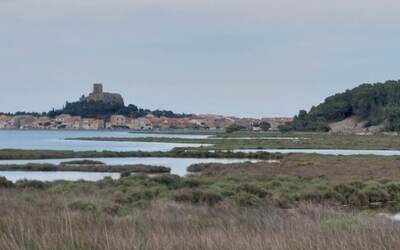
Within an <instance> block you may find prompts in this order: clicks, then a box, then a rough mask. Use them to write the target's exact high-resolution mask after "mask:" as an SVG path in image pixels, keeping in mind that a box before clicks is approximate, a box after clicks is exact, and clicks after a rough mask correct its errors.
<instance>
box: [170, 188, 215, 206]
mask: <svg viewBox="0 0 400 250" xmlns="http://www.w3.org/2000/svg"><path fill="white" fill-rule="evenodd" d="M174 200H175V201H176V202H190V203H193V204H199V203H204V204H207V205H210V206H213V205H215V204H217V203H218V202H221V201H222V197H221V196H220V195H219V194H217V193H213V192H205V191H189V192H187V193H179V194H176V195H175V196H174Z"/></svg>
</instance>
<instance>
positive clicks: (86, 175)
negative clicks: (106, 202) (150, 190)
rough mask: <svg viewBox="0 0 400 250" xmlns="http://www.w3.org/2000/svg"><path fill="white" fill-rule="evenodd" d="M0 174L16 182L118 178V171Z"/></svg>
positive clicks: (8, 172) (7, 172) (11, 172)
mask: <svg viewBox="0 0 400 250" xmlns="http://www.w3.org/2000/svg"><path fill="white" fill-rule="evenodd" d="M0 176H3V177H6V178H7V180H9V181H12V182H16V181H18V180H23V179H26V180H36V181H58V180H64V181H78V180H85V181H99V180H102V179H104V178H105V177H111V178H112V179H119V178H120V174H119V173H92V172H42V171H35V172H29V171H16V172H13V171H0Z"/></svg>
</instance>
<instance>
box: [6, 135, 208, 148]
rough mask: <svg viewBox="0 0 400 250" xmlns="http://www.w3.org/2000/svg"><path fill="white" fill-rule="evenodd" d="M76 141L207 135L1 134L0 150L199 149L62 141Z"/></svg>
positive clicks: (166, 144) (174, 144) (142, 143)
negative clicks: (93, 138)
mask: <svg viewBox="0 0 400 250" xmlns="http://www.w3.org/2000/svg"><path fill="white" fill-rule="evenodd" d="M77 137H88V138H90V137H133V138H135V137H169V138H171V137H172V138H207V137H208V136H207V135H188V134H182V135H179V134H145V133H129V132H128V131H87V130H0V149H5V148H10V149H32V150H73V151H104V150H108V151H147V152H148V151H170V150H171V149H173V148H175V147H199V146H202V145H201V144H182V143H158V142H109V141H79V140H65V138H77Z"/></svg>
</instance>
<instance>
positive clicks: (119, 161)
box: [0, 157, 257, 176]
mask: <svg viewBox="0 0 400 250" xmlns="http://www.w3.org/2000/svg"><path fill="white" fill-rule="evenodd" d="M71 160H94V161H101V162H104V163H106V164H107V165H135V164H145V165H154V166H164V167H168V168H171V173H172V174H176V175H179V176H185V175H187V167H189V166H190V165H192V164H198V163H240V162H246V161H250V160H248V159H214V158H208V159H199V158H164V157H151V158H145V157H143V158H142V157H129V158H78V159H43V160H0V164H3V165H4V164H17V165H23V164H27V163H39V164H42V163H50V164H60V163H61V162H65V161H71ZM251 162H257V161H251ZM0 175H1V172H0Z"/></svg>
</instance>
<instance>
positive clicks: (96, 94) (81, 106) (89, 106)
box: [47, 83, 189, 119]
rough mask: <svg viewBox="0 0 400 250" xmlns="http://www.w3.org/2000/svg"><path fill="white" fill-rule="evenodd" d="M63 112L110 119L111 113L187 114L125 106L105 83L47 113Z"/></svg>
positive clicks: (130, 114) (177, 115)
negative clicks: (106, 90) (110, 91)
mask: <svg viewBox="0 0 400 250" xmlns="http://www.w3.org/2000/svg"><path fill="white" fill-rule="evenodd" d="M61 114H68V115H71V116H80V117H83V118H101V119H108V118H109V117H110V116H111V115H124V116H127V117H133V118H138V117H144V116H146V115H149V114H151V115H154V116H156V117H161V116H163V117H169V118H181V117H187V116H189V115H186V114H176V113H174V112H172V111H169V110H149V109H142V108H138V107H137V106H136V105H133V104H129V105H128V106H125V104H124V100H123V98H122V96H121V95H120V94H114V93H107V92H103V85H102V84H99V83H95V84H94V85H93V92H92V93H90V94H89V95H88V96H87V97H85V96H84V95H83V96H82V97H81V98H80V100H79V101H77V102H66V104H65V106H64V107H63V108H62V109H58V110H54V109H53V110H51V111H49V112H48V113H47V115H48V116H49V117H56V116H58V115H61Z"/></svg>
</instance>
